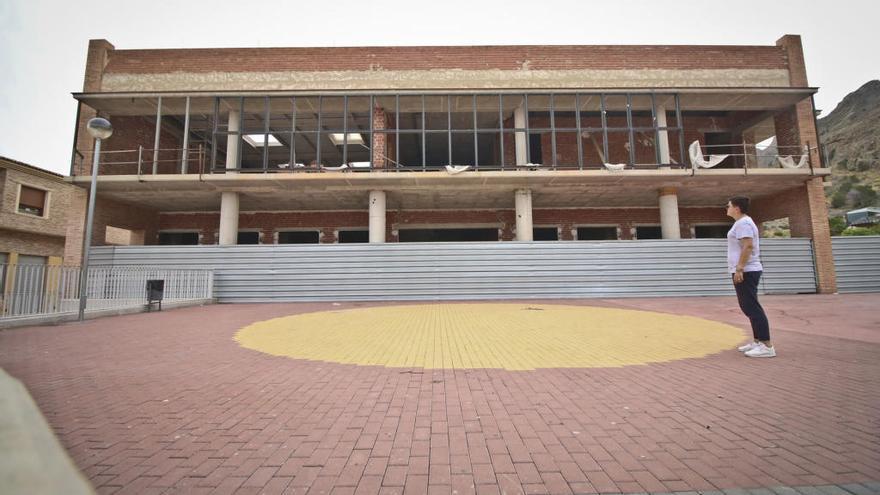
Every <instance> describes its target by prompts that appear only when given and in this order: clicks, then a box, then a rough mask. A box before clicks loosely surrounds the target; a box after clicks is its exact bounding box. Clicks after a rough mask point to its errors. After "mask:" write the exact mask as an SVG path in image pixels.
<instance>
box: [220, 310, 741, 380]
mask: <svg viewBox="0 0 880 495" xmlns="http://www.w3.org/2000/svg"><path fill="white" fill-rule="evenodd" d="M235 338H236V340H237V341H238V342H239V343H240V344H241V345H242V346H244V347H246V348H249V349H254V350H257V351H260V352H264V353H268V354H272V355H276V356H288V357H292V358H296V359H308V360H316V361H329V362H335V363H346V364H359V365H379V366H386V367H416V368H426V369H441V368H443V369H454V368H502V369H507V370H532V369H536V368H593V367H620V366H630V365H640V364H648V363H658V362H665V361H674V360H680V359H687V358H700V357H705V356H708V355H710V354H714V353H717V352H720V351H723V350H727V349H730V348H732V347H734V346H735V345H736V344H737V343H738V342H741V341H743V340H744V335H743V332H742V331H741V330H739V329H737V328H735V327H732V326H730V325H725V324H723V323H718V322H714V321H710V320H705V319H702V318H695V317H690V316H677V315H672V314H666V313H656V312H649V311H635V310H622V309H612V308H600V307H590V306H565V305H550V304H493V303H484V304H483V303H481V304H425V305H401V306H384V307H373V308H359V309H349V310H340V311H322V312H317V313H307V314H299V315H293V316H285V317H281V318H275V319H271V320H266V321H261V322H257V323H254V324H252V325H249V326H247V327H245V328H242V329H241V330H239V331H238V332H237V333H236V337H235Z"/></svg>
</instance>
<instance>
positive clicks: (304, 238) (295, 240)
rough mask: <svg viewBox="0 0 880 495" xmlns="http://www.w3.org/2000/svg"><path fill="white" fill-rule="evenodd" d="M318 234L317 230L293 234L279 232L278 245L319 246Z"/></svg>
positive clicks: (293, 232)
mask: <svg viewBox="0 0 880 495" xmlns="http://www.w3.org/2000/svg"><path fill="white" fill-rule="evenodd" d="M317 243H318V232H317V231H315V230H301V231H291V232H279V233H278V244H317Z"/></svg>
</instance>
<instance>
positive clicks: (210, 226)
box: [95, 207, 731, 244]
mask: <svg viewBox="0 0 880 495" xmlns="http://www.w3.org/2000/svg"><path fill="white" fill-rule="evenodd" d="M158 217H159V221H158V231H194V232H198V233H199V240H200V242H201V244H216V243H217V231H218V226H219V225H220V213H219V212H210V213H202V212H193V213H161V214H159V216H158ZM532 219H533V223H534V225H535V226H536V227H553V226H555V227H557V229H559V233H560V236H559V239H560V240H563V241H570V240H574V231H575V230H577V227H584V226H596V225H602V226H605V225H613V226H616V227H618V229H619V231H620V239H623V240H629V239H632V238H633V232H634V229H635V227H636V226H639V225H659V224H660V210H659V208H539V209H535V210H534V211H533V212H532ZM679 220H680V228H681V237H682V238H683V239H687V238H690V237H692V234H691V228H692V227H693V226H695V225H697V224H707V225H712V224H729V223H731V221H730V219H729V218H727V217H726V215H725V214H724V209H723V208H720V207H718V208H708V207H702V208H681V209H680V210H679ZM385 223H386V242H397V241H398V231H399V230H400V229H402V228H407V227H410V228H474V227H481V228H482V227H495V228H498V231H499V240H501V241H513V240H514V239H515V238H516V213H515V211H514V210H512V209H510V210H410V211H388V212H387V213H386V222H385ZM368 224H369V218H368V214H367V211H366V210H364V211H304V212H242V213H241V214H240V215H239V225H238V227H239V230H240V231H259V232H260V243H261V244H273V243H275V242H276V241H275V240H276V235H275V234H277V233H278V232H283V231H285V230H312V231H318V232H319V233H320V240H321V243H324V244H332V243H335V242H337V241H338V233H339V231H340V230H366V229H367V228H368ZM156 240H157V237H156V236H155V235H148V236H146V237H145V242H146V244H155V243H156ZM95 242H98V239H97V237H96V238H95Z"/></svg>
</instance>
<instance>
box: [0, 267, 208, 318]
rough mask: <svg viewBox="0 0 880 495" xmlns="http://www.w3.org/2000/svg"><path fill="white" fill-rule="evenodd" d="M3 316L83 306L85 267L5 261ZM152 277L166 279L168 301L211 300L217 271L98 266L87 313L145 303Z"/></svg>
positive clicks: (51, 312)
mask: <svg viewBox="0 0 880 495" xmlns="http://www.w3.org/2000/svg"><path fill="white" fill-rule="evenodd" d="M0 275H2V277H0V288H2V289H3V291H2V298H0V319H6V318H9V319H11V318H21V317H33V316H50V315H60V314H71V313H76V312H77V311H78V310H79V296H80V294H79V287H80V268H79V267H78V266H48V265H25V264H20V265H16V264H11V265H10V264H2V265H0ZM147 280H164V282H165V287H164V289H165V290H164V298H163V302H165V303H175V302H185V301H193V300H200V299H210V298H211V297H212V293H213V290H214V288H213V286H214V274H213V271H212V270H190V269H178V268H155V267H154V268H151V267H143V266H114V267H92V268H90V269H89V276H88V284H87V289H86V295H87V305H86V312H91V311H101V310H115V309H126V308H136V307H143V306H144V305H145V304H146V303H147V290H146V286H147Z"/></svg>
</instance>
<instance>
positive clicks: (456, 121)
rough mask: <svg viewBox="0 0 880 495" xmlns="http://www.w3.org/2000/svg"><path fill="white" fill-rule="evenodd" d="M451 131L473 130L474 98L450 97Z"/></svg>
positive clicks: (470, 96)
mask: <svg viewBox="0 0 880 495" xmlns="http://www.w3.org/2000/svg"><path fill="white" fill-rule="evenodd" d="M450 101H451V104H452V108H451V110H452V129H453V130H456V131H472V130H473V129H474V97H473V95H456V96H451V97H450Z"/></svg>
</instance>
